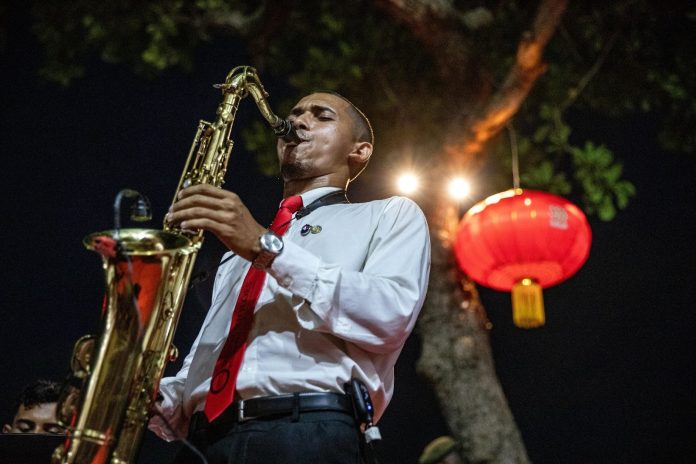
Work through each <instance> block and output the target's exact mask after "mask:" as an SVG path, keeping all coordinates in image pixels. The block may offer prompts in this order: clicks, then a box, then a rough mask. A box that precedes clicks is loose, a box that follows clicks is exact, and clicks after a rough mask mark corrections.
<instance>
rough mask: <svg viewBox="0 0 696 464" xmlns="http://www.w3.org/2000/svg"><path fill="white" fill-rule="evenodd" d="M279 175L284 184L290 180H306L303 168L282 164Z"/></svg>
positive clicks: (296, 165) (306, 173)
mask: <svg viewBox="0 0 696 464" xmlns="http://www.w3.org/2000/svg"><path fill="white" fill-rule="evenodd" d="M280 175H281V176H282V177H283V180H284V181H285V182H287V181H291V180H301V179H305V178H307V175H308V171H307V169H306V168H305V167H303V166H301V165H298V164H296V163H293V164H283V165H282V166H281V167H280Z"/></svg>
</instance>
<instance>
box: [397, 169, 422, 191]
mask: <svg viewBox="0 0 696 464" xmlns="http://www.w3.org/2000/svg"><path fill="white" fill-rule="evenodd" d="M396 185H397V187H398V188H399V191H400V192H401V193H404V194H406V195H409V194H413V193H415V192H416V191H417V190H418V187H419V181H418V177H417V176H416V175H415V174H413V173H412V172H406V173H403V174H401V175H400V176H399V178H398V179H397V181H396Z"/></svg>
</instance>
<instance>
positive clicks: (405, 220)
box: [150, 188, 430, 440]
mask: <svg viewBox="0 0 696 464" xmlns="http://www.w3.org/2000/svg"><path fill="white" fill-rule="evenodd" d="M334 190H337V189H335V188H318V189H315V190H312V191H310V192H307V193H305V194H303V195H302V200H303V204H304V205H305V206H306V205H308V204H310V203H311V202H312V201H314V200H316V199H317V198H320V197H321V196H323V195H326V194H327V193H330V192H331V191H334ZM306 224H309V225H311V226H320V227H321V231H320V232H318V233H312V232H310V233H306V234H302V233H301V230H302V226H304V225H306ZM317 229H318V228H316V227H315V232H316V230H317ZM283 241H284V244H285V246H284V249H283V251H282V253H281V254H280V255H279V256H278V257H276V259H275V260H274V261H273V264H272V265H271V267H270V268H269V269H268V275H267V276H266V281H265V283H264V287H263V290H262V291H261V295H260V297H259V300H258V302H257V304H256V308H255V310H254V326H253V328H252V330H251V334H250V335H249V340H248V344H247V348H246V352H245V353H244V361H243V363H242V367H241V370H240V372H239V376H238V378H237V392H238V394H239V395H240V396H241V398H243V399H249V398H254V397H259V396H268V395H280V394H287V393H294V392H303V391H318V392H343V391H344V389H343V385H344V384H345V383H346V382H348V381H349V380H350V379H351V377H358V378H359V379H361V380H362V381H363V382H364V383H365V384H366V386H367V388H368V390H369V391H370V395H371V397H372V401H373V403H374V408H375V414H374V417H375V422H376V421H377V420H379V418H380V416H382V413H383V412H384V409H385V408H386V406H387V404H388V403H389V400H390V399H391V397H392V394H393V390H394V364H395V363H396V360H397V358H398V356H399V353H400V352H401V349H402V347H403V345H404V342H405V341H406V338H407V337H408V335H409V334H410V333H411V330H412V329H413V327H414V325H415V322H416V317H417V316H418V313H419V311H420V308H421V306H422V304H423V300H424V299H425V293H426V288H427V283H428V273H429V269H430V240H429V237H428V227H427V224H426V221H425V217H424V216H423V213H422V212H421V210H420V208H419V207H418V206H417V205H416V204H415V203H414V202H413V201H411V200H409V199H407V198H403V197H392V198H388V199H385V200H377V201H371V202H368V203H352V204H333V205H328V206H323V207H321V208H318V209H316V210H315V211H313V212H312V213H311V214H309V215H308V216H305V217H304V218H302V219H299V220H297V219H293V221H292V223H291V224H290V228H289V229H288V231H287V232H286V233H285V235H284V236H283ZM226 256H228V255H225V257H226ZM250 265H251V263H250V262H249V261H246V260H244V259H242V258H240V257H238V256H235V257H233V258H232V259H231V260H229V261H228V262H226V263H225V264H223V265H221V266H220V267H219V268H218V270H217V275H216V278H215V285H214V288H213V298H212V304H211V307H210V310H209V312H208V314H207V316H206V318H205V321H204V322H203V325H202V327H201V330H200V332H199V334H198V337H197V338H196V340H195V341H194V343H193V346H192V347H191V352H190V353H189V355H188V356H187V357H186V359H185V360H184V364H183V367H182V368H181V370H180V371H179V372H178V373H177V374H176V376H174V377H167V378H164V379H162V381H161V384H160V391H161V393H162V396H163V397H164V400H163V402H162V405H161V409H162V412H163V415H164V416H165V417H167V418H168V420H169V422H170V423H171V425H172V426H173V428H174V429H175V430H176V432H177V434H179V435H180V436H186V433H187V429H188V422H189V419H190V417H191V415H192V414H193V413H194V412H196V411H202V410H203V408H204V406H205V399H206V395H207V393H208V388H209V385H210V378H211V376H212V372H213V368H214V366H215V361H216V360H217V358H218V355H219V354H220V351H221V350H222V347H223V345H224V343H225V340H226V337H227V333H228V331H229V327H230V321H231V318H232V311H233V309H234V306H235V302H236V299H237V295H238V294H239V290H240V287H241V285H242V282H243V280H244V276H245V275H246V273H247V270H248V269H249V266H250ZM150 429H151V430H153V431H154V432H155V433H157V434H158V435H160V436H161V437H162V438H165V439H169V440H171V439H174V438H175V437H174V436H173V435H172V434H171V433H170V432H169V431H168V429H167V428H165V427H163V424H162V422H161V420H160V419H159V418H157V417H155V418H153V419H152V420H151V421H150Z"/></svg>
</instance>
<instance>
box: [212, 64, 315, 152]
mask: <svg viewBox="0 0 696 464" xmlns="http://www.w3.org/2000/svg"><path fill="white" fill-rule="evenodd" d="M216 87H219V88H220V89H222V93H223V95H228V94H229V93H233V94H235V95H239V98H244V97H245V96H247V95H248V94H251V96H252V97H253V99H254V102H256V106H257V107H258V109H259V111H260V112H261V115H262V116H263V117H264V119H265V120H266V121H267V122H268V124H269V125H270V126H271V128H272V129H273V132H274V133H275V135H276V137H279V138H282V139H283V140H285V141H286V142H295V143H299V142H301V141H302V139H301V138H300V137H299V136H298V135H297V132H296V131H295V128H294V127H293V125H292V124H291V123H290V121H288V120H287V119H283V118H280V117H278V116H277V115H276V114H275V113H273V111H272V110H271V107H270V105H269V104H268V93H267V92H266V89H264V88H263V84H262V83H261V80H260V79H259V76H258V74H257V72H256V69H255V68H252V67H251V66H237V67H236V68H233V69H232V70H231V71H230V72H229V73H228V74H227V78H225V83H224V84H219V85H218V86H216Z"/></svg>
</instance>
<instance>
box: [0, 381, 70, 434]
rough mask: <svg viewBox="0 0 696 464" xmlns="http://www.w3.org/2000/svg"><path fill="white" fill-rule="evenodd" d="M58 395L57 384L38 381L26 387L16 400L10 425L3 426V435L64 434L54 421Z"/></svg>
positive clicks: (55, 420) (63, 430) (58, 386)
mask: <svg viewBox="0 0 696 464" xmlns="http://www.w3.org/2000/svg"><path fill="white" fill-rule="evenodd" d="M59 395H60V385H59V384H58V383H57V382H51V381H49V380H38V381H36V382H34V383H33V384H31V385H29V386H27V387H26V388H25V389H24V390H23V391H22V394H21V395H20V396H19V398H18V399H17V404H16V407H15V408H14V411H15V415H14V418H13V419H12V423H11V424H5V425H4V427H3V428H2V431H3V433H51V434H63V433H65V429H64V428H63V427H62V426H61V425H60V424H59V423H58V420H57V419H56V406H57V403H58V396H59Z"/></svg>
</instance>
